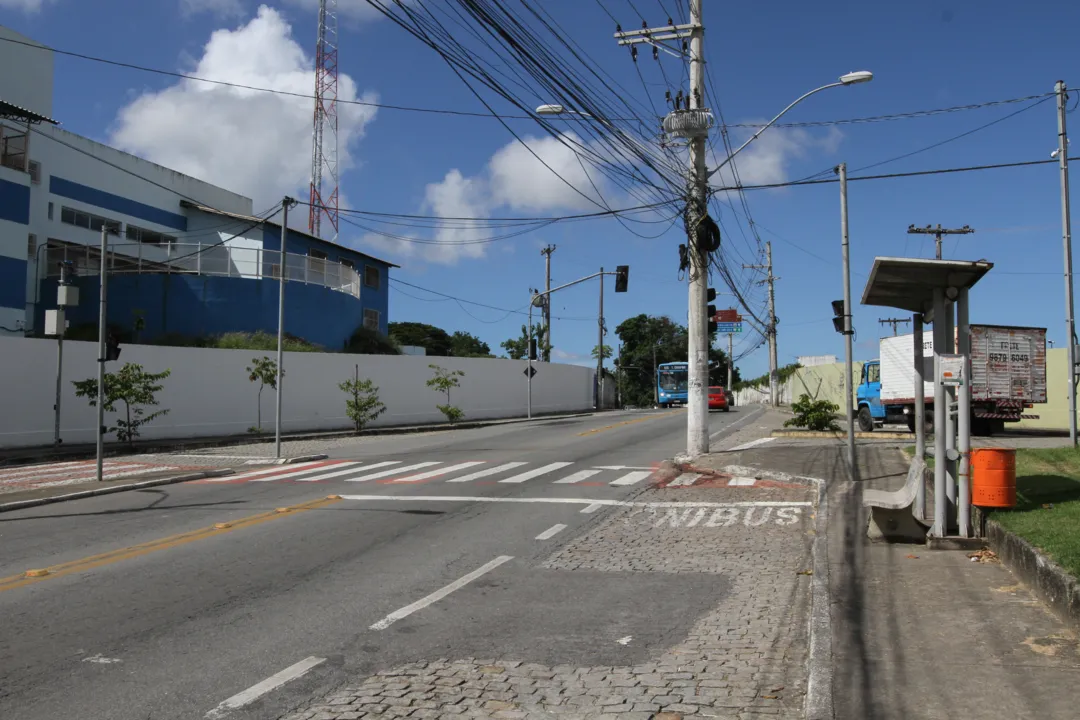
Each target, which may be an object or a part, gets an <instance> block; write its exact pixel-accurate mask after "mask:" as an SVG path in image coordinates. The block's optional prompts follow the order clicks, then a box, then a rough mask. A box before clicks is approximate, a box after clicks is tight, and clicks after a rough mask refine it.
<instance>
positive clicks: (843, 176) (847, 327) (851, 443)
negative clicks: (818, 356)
mask: <svg viewBox="0 0 1080 720" xmlns="http://www.w3.org/2000/svg"><path fill="white" fill-rule="evenodd" d="M836 171H837V173H839V175H840V245H841V255H842V256H843V265H844V403H845V405H846V409H847V452H848V467H849V468H850V473H851V479H852V480H858V479H859V475H858V473H859V469H858V466H857V465H856V457H855V408H854V406H853V404H852V389H851V382H852V377H851V374H852V357H851V356H852V347H851V336H852V335H853V334H854V332H853V331H852V329H851V257H850V254H849V252H848V206H847V163H840V165H838V166H837V168H836ZM939 319H940V318H939V317H935V318H934V320H935V321H936V320H939ZM935 324H936V323H935ZM936 427H938V428H941V427H944V423H942V424H940V425H937V426H936ZM938 497H941V496H940V495H939V496H938Z"/></svg>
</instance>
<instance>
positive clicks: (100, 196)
mask: <svg viewBox="0 0 1080 720" xmlns="http://www.w3.org/2000/svg"><path fill="white" fill-rule="evenodd" d="M49 192H51V193H52V194H54V195H60V196H62V197H66V198H71V199H72V200H78V201H79V202H83V203H86V204H87V205H96V206H97V207H99V208H102V209H105V210H112V211H113V212H118V213H122V214H124V215H130V216H131V217H137V218H140V219H142V220H146V221H148V222H152V223H156V224H158V225H164V226H165V227H170V228H172V229H174V230H187V218H186V217H184V216H183V215H179V214H177V213H174V212H169V211H168V210H162V209H161V208H156V207H154V206H153V205H147V204H146V203H141V202H138V201H136V200H130V199H128V198H126V197H121V196H119V195H113V194H112V193H108V192H105V191H104V190H98V189H96V188H92V187H89V186H87V185H81V184H79V183H77V182H72V181H71V180H65V179H64V178H61V177H56V176H55V175H53V176H51V177H50V178H49Z"/></svg>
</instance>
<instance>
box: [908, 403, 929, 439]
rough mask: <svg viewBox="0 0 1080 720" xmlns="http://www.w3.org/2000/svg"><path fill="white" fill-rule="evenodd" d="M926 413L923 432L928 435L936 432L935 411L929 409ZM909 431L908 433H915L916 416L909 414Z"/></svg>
mask: <svg viewBox="0 0 1080 720" xmlns="http://www.w3.org/2000/svg"><path fill="white" fill-rule="evenodd" d="M926 410H927V412H926V419H925V420H923V431H924V432H926V433H932V432H934V409H933V408H932V407H928V408H927V409H926ZM907 429H908V432H915V414H914V413H908V416H907Z"/></svg>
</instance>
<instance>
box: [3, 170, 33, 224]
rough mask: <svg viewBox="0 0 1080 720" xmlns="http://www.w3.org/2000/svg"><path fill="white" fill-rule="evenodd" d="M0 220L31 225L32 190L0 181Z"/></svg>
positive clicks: (7, 181) (24, 186)
mask: <svg viewBox="0 0 1080 720" xmlns="http://www.w3.org/2000/svg"><path fill="white" fill-rule="evenodd" d="M0 220H10V221H11V222H16V223H19V224H20V225H27V224H29V223H30V188H29V187H27V186H26V185H20V184H18V183H13V182H11V181H10V180H0Z"/></svg>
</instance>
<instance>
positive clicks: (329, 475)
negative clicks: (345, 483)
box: [296, 462, 367, 482]
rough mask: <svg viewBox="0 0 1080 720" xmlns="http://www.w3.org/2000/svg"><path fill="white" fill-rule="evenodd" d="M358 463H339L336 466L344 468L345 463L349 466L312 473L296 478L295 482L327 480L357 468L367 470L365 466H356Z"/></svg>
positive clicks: (348, 473) (347, 473) (350, 472)
mask: <svg viewBox="0 0 1080 720" xmlns="http://www.w3.org/2000/svg"><path fill="white" fill-rule="evenodd" d="M359 464H360V463H355V462H347V463H341V465H339V466H338V467H343V468H344V467H345V466H346V465H348V466H349V467H347V468H345V469H344V470H338V471H336V472H328V473H319V474H318V475H312V476H311V477H302V478H297V479H296V482H320V481H322V480H329V479H330V478H336V477H341V476H342V475H350V474H352V473H354V472H356V471H357V470H367V468H365V467H356V466H357V465H359Z"/></svg>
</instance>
